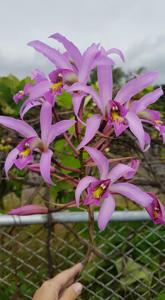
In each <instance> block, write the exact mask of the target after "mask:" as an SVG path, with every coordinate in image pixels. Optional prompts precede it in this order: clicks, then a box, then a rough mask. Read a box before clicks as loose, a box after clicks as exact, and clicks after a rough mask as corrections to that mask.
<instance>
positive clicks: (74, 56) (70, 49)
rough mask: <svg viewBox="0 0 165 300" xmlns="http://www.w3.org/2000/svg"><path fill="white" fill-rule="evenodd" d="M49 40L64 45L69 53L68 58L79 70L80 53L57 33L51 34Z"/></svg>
mask: <svg viewBox="0 0 165 300" xmlns="http://www.w3.org/2000/svg"><path fill="white" fill-rule="evenodd" d="M50 38H53V39H56V40H57V41H58V42H60V43H62V44H63V45H64V47H65V49H66V50H67V52H68V53H69V56H70V57H71V59H72V60H73V62H74V63H75V64H76V66H77V67H78V68H79V67H80V64H81V53H80V51H79V49H78V48H77V47H76V46H75V45H74V44H73V43H72V42H71V41H69V40H68V39H67V38H66V37H64V36H63V35H61V34H59V33H55V34H52V35H51V36H50Z"/></svg>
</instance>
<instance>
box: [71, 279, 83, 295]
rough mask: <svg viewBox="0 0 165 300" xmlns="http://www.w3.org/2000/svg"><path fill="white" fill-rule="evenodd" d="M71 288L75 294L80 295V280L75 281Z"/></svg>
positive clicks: (81, 286)
mask: <svg viewBox="0 0 165 300" xmlns="http://www.w3.org/2000/svg"><path fill="white" fill-rule="evenodd" d="M72 287H73V289H74V291H75V293H76V294H77V295H80V294H81V292H82V289H83V285H82V284H81V283H80V282H76V283H75V284H73V286H72Z"/></svg>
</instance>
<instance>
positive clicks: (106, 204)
mask: <svg viewBox="0 0 165 300" xmlns="http://www.w3.org/2000/svg"><path fill="white" fill-rule="evenodd" d="M114 210H115V200H114V199H113V197H112V196H111V195H109V197H108V198H106V199H105V200H104V201H103V203H102V205H101V208H100V211H99V215H98V226H99V229H100V230H101V231H103V230H104V229H105V227H106V226H107V224H108V222H109V221H110V219H111V217H112V214H113V212H114Z"/></svg>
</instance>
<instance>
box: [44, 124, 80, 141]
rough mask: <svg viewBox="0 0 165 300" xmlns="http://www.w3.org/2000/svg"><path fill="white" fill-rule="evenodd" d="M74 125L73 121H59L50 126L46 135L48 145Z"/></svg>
mask: <svg viewBox="0 0 165 300" xmlns="http://www.w3.org/2000/svg"><path fill="white" fill-rule="evenodd" d="M74 124H75V121H74V120H63V121H59V122H57V123H56V124H54V125H52V126H51V128H50V132H49V135H48V145H49V144H50V143H52V142H53V140H54V139H55V138H56V137H57V136H59V135H61V134H63V133H64V132H66V131H67V130H68V129H69V128H71V127H72V126H73V125H74Z"/></svg>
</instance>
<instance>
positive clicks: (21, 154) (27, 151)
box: [20, 146, 31, 157]
mask: <svg viewBox="0 0 165 300" xmlns="http://www.w3.org/2000/svg"><path fill="white" fill-rule="evenodd" d="M30 152H31V150H30V148H29V147H26V146H25V149H24V150H23V151H21V152H20V156H21V157H27V156H28V155H29V154H30Z"/></svg>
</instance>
